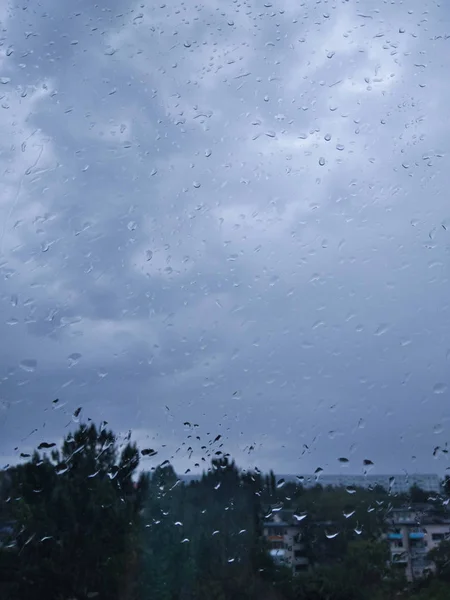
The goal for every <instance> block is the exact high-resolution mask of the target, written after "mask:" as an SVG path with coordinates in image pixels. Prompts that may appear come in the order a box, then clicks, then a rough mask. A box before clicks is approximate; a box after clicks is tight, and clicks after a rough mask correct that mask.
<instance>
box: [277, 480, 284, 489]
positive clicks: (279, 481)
mask: <svg viewBox="0 0 450 600" xmlns="http://www.w3.org/2000/svg"><path fill="white" fill-rule="evenodd" d="M285 484H286V481H285V480H284V479H279V480H278V481H277V489H280V488H282V487H283V486H284V485H285Z"/></svg>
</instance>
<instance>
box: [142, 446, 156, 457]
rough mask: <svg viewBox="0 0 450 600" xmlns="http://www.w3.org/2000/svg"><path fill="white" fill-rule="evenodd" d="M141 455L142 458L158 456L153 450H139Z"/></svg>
mask: <svg viewBox="0 0 450 600" xmlns="http://www.w3.org/2000/svg"><path fill="white" fill-rule="evenodd" d="M141 454H142V456H155V454H158V452H157V451H156V450H153V448H144V449H143V450H141Z"/></svg>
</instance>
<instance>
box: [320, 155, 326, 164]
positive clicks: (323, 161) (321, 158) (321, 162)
mask: <svg viewBox="0 0 450 600" xmlns="http://www.w3.org/2000/svg"><path fill="white" fill-rule="evenodd" d="M319 165H320V166H321V167H323V166H324V165H325V159H324V157H323V156H321V157H320V158H319Z"/></svg>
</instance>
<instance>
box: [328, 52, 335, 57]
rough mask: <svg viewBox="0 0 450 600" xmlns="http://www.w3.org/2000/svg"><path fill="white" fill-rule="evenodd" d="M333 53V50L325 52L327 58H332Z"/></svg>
mask: <svg viewBox="0 0 450 600" xmlns="http://www.w3.org/2000/svg"><path fill="white" fill-rule="evenodd" d="M334 55H335V52H333V51H332V52H328V54H327V58H333V56H334Z"/></svg>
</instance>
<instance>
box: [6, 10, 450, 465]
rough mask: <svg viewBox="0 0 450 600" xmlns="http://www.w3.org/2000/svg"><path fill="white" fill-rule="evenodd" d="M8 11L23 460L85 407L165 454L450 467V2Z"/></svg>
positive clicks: (15, 349)
mask: <svg viewBox="0 0 450 600" xmlns="http://www.w3.org/2000/svg"><path fill="white" fill-rule="evenodd" d="M0 18H1V22H2V33H1V38H2V46H1V49H0V50H1V54H0V77H1V79H0V82H1V83H0V94H1V98H0V107H1V108H0V132H1V137H0V168H1V173H2V179H1V183H2V185H1V195H0V340H1V342H0V369H1V371H0V377H1V385H0V460H1V463H2V465H5V464H7V463H10V462H14V461H16V460H17V459H18V456H19V453H20V452H29V451H30V449H32V448H33V447H35V446H36V445H37V444H39V443H40V442H42V441H55V442H58V441H59V440H60V439H61V438H62V437H63V436H64V435H65V434H66V433H67V432H68V431H69V428H70V426H71V425H72V426H74V422H73V418H72V415H73V412H74V411H75V410H76V409H77V408H78V407H82V412H81V415H80V418H81V420H86V419H87V418H91V419H94V420H95V421H97V422H99V421H101V420H106V421H108V423H109V424H110V426H111V427H112V428H113V429H114V430H115V431H117V432H121V433H123V434H125V433H126V432H127V431H128V430H132V431H133V434H132V435H133V437H134V439H136V440H137V441H138V442H139V444H140V445H141V447H151V448H153V449H155V450H157V451H158V455H157V456H156V457H154V458H147V459H145V465H146V466H148V467H151V466H152V465H154V464H156V463H157V462H158V461H162V460H164V459H166V458H171V459H172V460H173V462H174V464H175V467H176V468H177V469H178V470H179V471H180V472H183V471H184V470H186V469H188V468H191V469H194V467H195V464H196V463H197V464H201V465H204V461H202V459H205V460H206V461H209V454H210V453H211V450H210V448H211V447H214V448H215V447H216V446H219V445H220V442H223V447H222V448H221V449H222V450H223V451H228V452H230V453H232V454H233V456H235V457H236V459H237V461H238V463H239V464H241V465H242V466H245V467H250V466H259V467H260V468H262V469H265V470H266V469H269V468H273V469H274V470H275V471H278V472H284V473H286V472H291V473H308V472H312V471H314V470H315V469H316V468H317V467H322V468H323V469H324V472H325V473H335V472H340V471H341V470H342V467H341V466H340V463H339V461H338V459H339V458H340V457H346V458H348V459H349V463H348V465H347V466H346V471H347V472H349V473H362V472H363V460H364V459H370V460H372V461H373V462H374V465H375V466H374V469H373V471H372V472H375V473H376V472H380V473H383V472H402V471H407V472H415V471H426V472H428V471H429V472H439V473H444V471H445V469H446V467H447V466H448V464H449V463H448V458H447V454H446V453H445V450H446V443H447V440H448V434H449V417H450V393H449V390H448V387H447V386H448V384H449V379H450V377H449V367H450V311H449V301H450V283H449V272H450V201H449V198H448V190H449V187H450V164H449V156H448V150H449V146H450V141H449V139H450V138H449V132H450V120H449V116H448V106H449V105H450V85H449V83H448V73H449V72H450V71H449V69H450V10H449V8H448V7H446V3H445V2H442V3H441V4H439V3H438V2H436V1H428V2H423V1H420V2H419V1H418V0H411V1H408V2H403V3H402V2H396V1H395V2H394V1H392V2H380V1H378V0H372V1H367V2H366V1H361V2H357V1H355V0H347V1H341V0H335V1H331V0H330V1H329V2H326V1H325V0H323V1H320V0H318V1H314V0H308V1H307V2H299V1H297V0H295V1H294V0H279V1H273V2H272V1H267V2H265V1H264V0H248V1H247V2H245V1H242V2H236V1H234V2H232V1H230V0H205V1H203V2H198V3H195V2H190V1H187V0H186V1H185V2H178V1H177V0H174V1H169V2H167V4H165V3H164V2H163V1H162V2H148V3H144V2H142V1H139V2H133V1H130V2H128V1H126V0H108V2H106V1H101V2H99V3H97V4H94V3H93V2H88V1H87V0H83V1H78V2H70V3H67V2H62V1H61V0H43V1H41V2H40V3H36V2H31V1H30V2H28V1H26V0H24V1H23V2H21V3H12V2H11V3H8V2H7V1H6V0H1V2H0ZM56 399H59V402H58V403H54V402H53V401H54V400H56ZM186 422H189V423H190V424H191V425H192V427H189V426H187V425H185V423H186ZM194 425H197V427H195V426H194ZM219 434H220V435H221V436H222V438H221V440H220V442H219V443H216V444H215V446H211V444H210V442H212V440H214V438H215V437H216V436H217V435H219ZM196 436H198V437H199V438H200V440H198V439H196ZM202 445H206V446H207V447H208V452H206V451H205V450H204V449H203V450H202V449H201V446H202ZM437 447H439V448H440V449H437V450H436V448H437ZM190 448H192V450H190ZM172 457H174V458H172Z"/></svg>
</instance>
